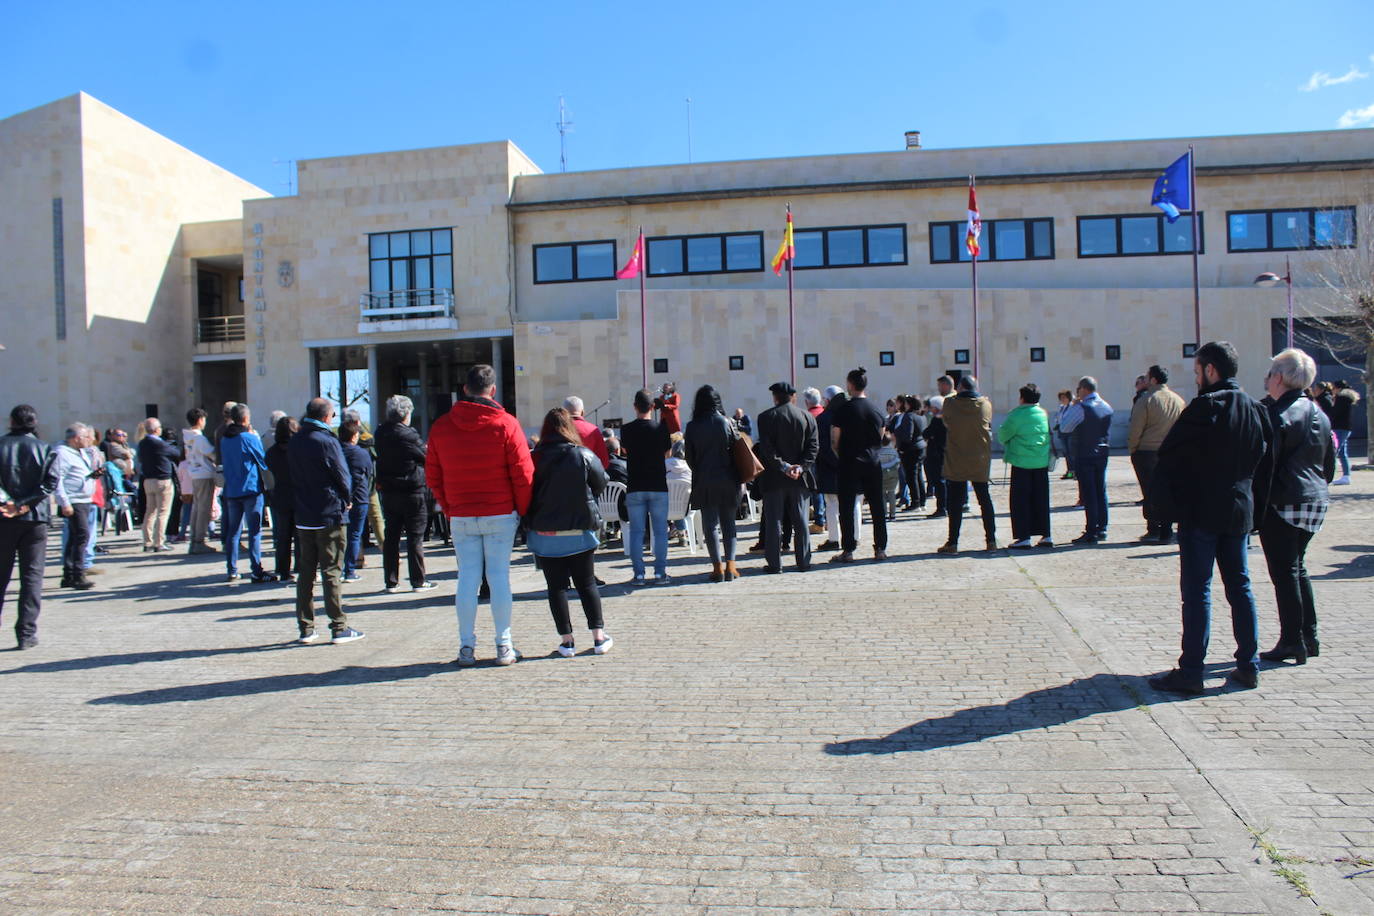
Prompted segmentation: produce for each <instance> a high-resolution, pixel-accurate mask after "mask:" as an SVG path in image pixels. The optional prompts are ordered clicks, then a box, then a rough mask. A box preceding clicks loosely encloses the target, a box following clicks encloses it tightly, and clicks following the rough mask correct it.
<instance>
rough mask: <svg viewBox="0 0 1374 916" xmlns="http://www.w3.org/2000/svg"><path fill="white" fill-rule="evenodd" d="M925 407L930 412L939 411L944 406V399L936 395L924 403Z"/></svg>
mask: <svg viewBox="0 0 1374 916" xmlns="http://www.w3.org/2000/svg"><path fill="white" fill-rule="evenodd" d="M926 406H927V407H929V408H930V409H931V410H939V409H941V408H942V407H944V406H945V399H944V398H942V397H940V395H938V394H937V395H935V397H933V398H931V399H930V400H928V401H926Z"/></svg>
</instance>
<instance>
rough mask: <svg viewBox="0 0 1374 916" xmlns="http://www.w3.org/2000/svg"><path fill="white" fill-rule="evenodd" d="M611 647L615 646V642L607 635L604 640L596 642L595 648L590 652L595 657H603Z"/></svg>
mask: <svg viewBox="0 0 1374 916" xmlns="http://www.w3.org/2000/svg"><path fill="white" fill-rule="evenodd" d="M613 645H615V640H614V639H611V634H610V633H607V634H606V638H605V639H599V640H597V642H596V646H595V647H594V648H593V649H592V651H593V652H595V653H596V654H597V655H605V654H606V653H607V652H609V651H611V646H613Z"/></svg>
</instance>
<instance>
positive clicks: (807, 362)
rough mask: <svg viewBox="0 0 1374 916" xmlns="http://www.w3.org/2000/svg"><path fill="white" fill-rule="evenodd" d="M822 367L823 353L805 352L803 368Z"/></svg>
mask: <svg viewBox="0 0 1374 916" xmlns="http://www.w3.org/2000/svg"><path fill="white" fill-rule="evenodd" d="M820 367H821V355H820V354H819V353H803V354H802V368H804V369H819V368H820Z"/></svg>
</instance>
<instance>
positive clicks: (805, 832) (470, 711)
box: [0, 458, 1374, 916]
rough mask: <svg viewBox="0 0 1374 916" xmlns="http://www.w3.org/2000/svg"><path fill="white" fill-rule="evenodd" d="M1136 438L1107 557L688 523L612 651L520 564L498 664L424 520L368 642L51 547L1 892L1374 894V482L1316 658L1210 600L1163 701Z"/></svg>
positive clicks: (1056, 899) (302, 900) (247, 900)
mask: <svg viewBox="0 0 1374 916" xmlns="http://www.w3.org/2000/svg"><path fill="white" fill-rule="evenodd" d="M1112 464H1113V468H1112V472H1111V485H1112V497H1113V500H1114V502H1113V507H1112V511H1113V514H1114V515H1113V517H1114V519H1115V522H1114V524H1113V527H1112V540H1111V542H1110V543H1108V544H1107V545H1105V546H1103V547H1101V548H1097V549H1070V548H1062V549H1057V550H1055V551H1053V552H1031V553H1015V554H1013V553H1008V552H1006V551H1002V552H997V553H992V554H985V553H981V552H979V553H969V554H966V555H962V556H959V557H955V558H943V557H941V558H936V557H935V556H933V554H932V551H933V550H934V548H935V547H936V546H937V545H938V544H939V543H941V541H942V540H943V536H944V529H943V522H941V521H927V520H923V519H922V520H918V519H917V518H915V517H912V516H904V517H903V518H902V519H901V520H900V521H898V522H897V523H896V524H895V526H894V533H893V549H892V552H893V554H894V555H895V558H894V559H893V560H892V561H890V562H888V563H885V564H881V565H874V564H871V563H867V562H865V563H861V564H857V565H855V566H853V567H848V568H837V567H833V566H825V565H820V566H818V568H817V569H815V570H814V571H812V572H811V573H809V574H806V575H800V574H796V573H793V572H790V571H789V572H787V573H786V574H784V575H780V576H765V575H761V574H756V573H758V571H759V567H760V565H761V560H760V559H758V555H753V556H751V557H750V558H749V559H748V560H747V561H746V564H745V566H746V569H747V571H748V572H749V573H751V574H750V575H746V577H745V578H744V579H742V580H740V581H738V582H735V583H731V584H722V585H710V584H708V583H707V582H706V581H705V575H704V572H703V570H704V568H705V560H704V558H701V557H688V556H687V555H686V553H685V551H682V550H680V549H677V550H674V552H673V572H674V574H675V575H676V576H677V579H676V582H675V583H674V585H673V586H672V587H667V588H659V589H649V590H645V591H641V592H638V593H630V592H629V591H628V590H626V589H625V588H623V587H620V586H614V585H613V587H611V588H608V589H607V590H606V595H607V600H606V615H607V619H608V624H609V628H610V630H611V632H613V633H614V635H615V637H616V647H615V650H614V651H613V652H612V653H610V654H609V655H606V656H604V657H597V656H593V655H591V654H589V653H588V650H589V649H590V645H589V643H588V640H587V639H586V638H585V636H584V637H583V638H582V639H581V640H580V647H581V649H582V651H583V652H584V653H587V654H583V655H580V656H578V657H577V658H575V659H571V660H563V659H557V658H549V657H546V656H545V653H547V652H549V651H550V650H551V649H552V647H553V644H554V642H555V639H554V637H553V635H552V626H551V624H550V622H549V617H548V612H547V608H546V605H545V603H544V597H543V593H542V590H541V582H542V579H541V578H540V577H539V575H538V573H537V572H536V571H535V570H534V569H533V567H532V565H531V564H530V562H529V560H528V557H527V556H526V555H523V554H522V555H521V560H520V562H519V564H518V566H517V569H516V576H515V578H516V586H517V591H518V592H519V599H518V602H517V606H516V613H515V633H516V640H517V645H518V646H519V647H520V648H521V649H522V650H523V651H524V653H525V655H526V660H525V661H523V662H522V663H520V664H519V665H516V666H515V667H513V668H509V669H501V668H496V667H493V666H491V665H490V664H489V660H490V658H491V656H492V649H491V645H490V634H491V628H490V618H489V616H487V614H486V611H485V608H484V609H483V611H482V617H481V618H479V621H480V629H479V634H480V640H481V646H480V649H479V654H480V655H481V656H483V657H484V658H485V659H486V660H487V661H488V664H484V665H483V666H481V667H478V668H476V669H473V670H463V671H460V670H458V669H456V668H454V667H452V666H451V665H450V664H449V661H450V660H451V659H452V658H453V656H454V655H455V654H456V649H457V646H456V634H455V627H454V619H453V609H452V590H453V580H454V561H453V558H452V556H451V555H444V554H442V553H441V552H440V551H439V550H438V549H437V545H434V547H435V549H434V550H432V551H431V557H432V567H433V569H434V571H435V573H436V576H435V578H437V579H438V581H439V582H440V584H441V588H440V589H439V590H438V591H437V592H432V593H429V594H425V595H415V594H411V593H408V592H407V593H402V594H398V595H391V596H388V595H385V594H383V593H381V590H380V585H381V574H380V570H379V569H377V560H376V558H375V555H373V558H372V559H371V564H372V565H370V566H369V567H368V568H367V569H366V570H364V572H363V581H362V582H360V583H357V584H356V585H351V586H349V587H348V589H347V600H348V605H349V610H350V612H351V614H352V622H353V623H355V624H356V625H357V626H358V627H360V628H361V629H363V630H365V631H366V632H367V639H366V640H364V641H362V642H359V643H355V644H352V645H347V646H338V647H335V646H329V645H320V646H311V647H305V646H295V645H292V644H291V643H290V640H291V639H292V637H294V635H295V632H294V623H293V620H292V611H291V606H290V597H289V593H288V591H287V590H285V589H283V588H280V587H276V586H253V585H250V584H247V583H245V582H241V583H239V584H236V585H232V586H231V585H226V584H225V583H224V582H223V567H222V565H221V564H222V561H221V560H220V559H219V557H218V556H215V557H195V558H188V557H185V556H180V555H174V556H166V557H162V556H158V557H153V556H148V555H144V554H142V553H141V552H139V551H138V549H137V547H136V545H135V543H134V541H133V540H132V539H131V538H130V537H127V536H126V537H124V538H122V539H118V540H116V541H114V542H113V543H114V546H115V552H114V554H113V555H112V556H111V557H110V558H108V559H107V560H104V561H103V562H102V565H103V566H104V567H106V569H107V572H106V574H105V575H103V576H101V577H100V579H99V585H100V587H99V589H97V590H96V591H93V592H89V593H86V594H73V593H71V592H63V593H60V594H59V593H58V592H57V591H56V589H55V586H56V576H57V570H56V569H55V568H53V569H52V570H51V575H50V577H49V585H50V586H53V588H51V589H50V590H49V594H48V601H47V604H46V606H45V609H44V614H43V619H42V628H41V638H42V646H41V647H40V648H39V649H37V650H34V651H30V652H24V653H18V652H6V653H4V654H3V655H0V704H3V709H4V716H3V719H0V774H3V779H4V793H3V800H0V836H3V837H4V843H3V845H0V910H4V911H7V912H21V911H22V912H73V913H86V912H101V911H105V912H113V911H123V912H136V911H137V912H207V913H287V912H291V913H296V912H301V913H332V912H344V911H365V912H375V911H382V910H395V911H403V912H409V911H420V910H442V911H473V912H514V913H701V914H707V913H711V914H714V913H722V914H724V913H745V912H747V913H756V912H766V911H770V910H771V911H773V912H779V913H781V912H813V911H814V912H821V911H825V912H860V911H867V910H890V911H907V912H926V911H939V912H964V913H1006V912H1071V913H1078V914H1083V913H1091V912H1112V913H1169V914H1173V913H1192V912H1205V913H1270V912H1274V913H1312V914H1316V913H1319V912H1327V913H1332V914H1343V916H1353V914H1359V913H1371V912H1374V871H1372V870H1374V863H1371V862H1370V858H1371V857H1374V792H1372V791H1371V790H1374V747H1372V745H1374V701H1371V699H1370V696H1369V690H1370V684H1371V680H1370V675H1371V673H1374V662H1371V661H1370V659H1371V657H1374V632H1371V629H1372V628H1371V625H1370V623H1371V620H1370V618H1371V604H1374V587H1371V586H1372V585H1374V533H1371V530H1372V529H1371V522H1374V473H1371V472H1362V473H1357V474H1356V475H1355V481H1356V482H1355V485H1354V486H1351V487H1348V488H1342V489H1339V490H1336V491H1335V493H1336V500H1335V505H1334V507H1333V510H1332V513H1331V517H1330V519H1329V521H1328V524H1327V527H1326V529H1325V530H1324V531H1323V532H1322V533H1321V535H1320V536H1319V537H1318V538H1317V540H1316V542H1315V547H1314V550H1313V552H1312V557H1311V566H1312V572H1313V575H1314V577H1315V579H1316V588H1317V596H1318V601H1319V604H1320V609H1321V614H1322V626H1323V642H1322V648H1323V654H1322V656H1321V657H1320V658H1318V659H1314V660H1313V661H1312V662H1310V663H1309V664H1308V665H1306V666H1305V667H1292V666H1286V667H1281V668H1280V669H1278V670H1266V671H1265V672H1264V674H1263V676H1262V683H1261V685H1260V689H1259V690H1258V691H1253V692H1243V691H1235V690H1231V689H1228V688H1226V687H1224V686H1223V681H1222V677H1223V676H1224V674H1225V672H1226V671H1227V670H1229V665H1228V664H1227V661H1228V657H1229V653H1230V651H1231V645H1232V641H1231V639H1230V635H1229V625H1228V623H1227V621H1226V616H1225V615H1224V614H1223V615H1222V616H1221V618H1220V620H1219V622H1218V623H1217V625H1216V628H1215V640H1214V647H1213V652H1212V658H1211V661H1212V662H1214V663H1216V671H1215V672H1214V673H1215V678H1214V679H1213V680H1212V681H1211V682H1210V684H1209V688H1210V689H1209V691H1208V693H1207V695H1206V696H1205V697H1203V698H1199V699H1195V700H1183V701H1179V700H1174V699H1171V698H1168V697H1166V696H1163V695H1160V694H1155V693H1153V692H1152V691H1150V690H1149V688H1148V687H1147V686H1146V685H1145V682H1144V675H1147V674H1149V673H1152V672H1155V671H1159V670H1162V669H1166V668H1168V667H1170V666H1171V665H1172V663H1173V660H1174V658H1175V656H1176V654H1177V644H1178V610H1177V608H1178V597H1177V590H1176V589H1177V587H1176V577H1177V560H1176V558H1175V556H1174V555H1173V552H1172V551H1171V550H1169V549H1164V548H1159V547H1148V546H1136V545H1135V544H1134V543H1133V542H1134V539H1135V537H1136V536H1138V535H1139V534H1140V533H1141V531H1142V525H1141V522H1140V520H1139V517H1138V514H1137V510H1136V508H1135V507H1134V505H1133V503H1132V501H1133V500H1134V499H1135V497H1136V490H1135V487H1134V484H1133V483H1132V482H1131V478H1130V476H1129V470H1128V466H1127V463H1126V461H1125V459H1121V458H1114V459H1113V461H1112ZM1071 486H1072V484H1067V483H1060V482H1058V481H1056V483H1055V488H1054V498H1055V501H1056V504H1057V505H1066V504H1068V503H1071V502H1072V496H1071V491H1070V489H1069V488H1070V487H1071ZM994 498H995V499H996V501H997V503H998V505H999V507H1001V508H1003V509H1005V504H1006V499H1007V491H1006V488H1005V487H1003V486H998V487H996V488H994ZM1000 523H1001V527H1002V529H1003V530H1002V531H1001V539H1002V542H1003V543H1006V542H1007V541H1008V540H1009V539H1010V537H1009V534H1010V532H1009V531H1007V530H1006V519H1005V516H1003V517H1002V518H1001V519H1000ZM1055 524H1056V535H1057V537H1058V538H1059V539H1060V540H1061V541H1063V542H1067V541H1068V540H1069V538H1071V537H1073V536H1074V535H1076V534H1077V533H1078V532H1079V530H1080V529H1081V514H1080V513H1077V512H1074V511H1072V510H1068V509H1065V510H1062V511H1059V512H1057V513H1056V515H1055ZM752 539H753V538H752V529H750V530H749V532H748V534H747V535H746V537H745V538H744V539H742V540H743V541H744V544H745V546H747V544H748V543H749V542H750V541H752ZM817 540H818V539H817ZM981 540H982V538H981V532H980V531H979V530H978V526H977V523H976V521H974V522H973V523H972V524H971V525H969V526H968V527H967V528H966V536H965V541H966V544H970V545H975V544H978V543H981ZM867 553H868V551H867V550H866V549H864V550H861V555H867ZM1251 561H1252V564H1254V565H1255V567H1256V568H1255V570H1254V572H1255V579H1256V589H1257V592H1258V596H1259V601H1260V606H1261V615H1262V616H1261V620H1262V641H1263V642H1264V644H1265V646H1266V647H1267V646H1268V645H1270V644H1272V642H1273V640H1274V637H1275V635H1276V632H1277V628H1276V620H1275V613H1274V601H1273V594H1272V590H1271V589H1270V588H1269V585H1268V579H1267V576H1266V575H1265V573H1264V572H1263V564H1262V560H1261V555H1260V554H1259V553H1258V552H1255V553H1252V554H1251ZM599 568H600V571H601V573H602V575H603V576H604V577H605V578H606V579H607V580H609V581H610V582H612V583H622V582H624V581H625V580H626V579H627V578H628V575H629V573H628V564H627V563H626V561H625V559H624V557H623V556H620V555H619V554H615V553H605V554H603V555H602V560H601V564H600V567H599ZM12 600H13V599H11V603H10V605H9V606H8V607H7V608H6V612H7V616H6V619H5V627H6V631H7V633H8V627H9V625H10V622H11V621H12V619H13V618H12V617H11V616H8V615H12V614H13V603H12ZM577 614H578V612H577V611H576V610H574V617H575V618H576V616H577ZM5 638H6V639H8V638H9V637H8V635H6V637H5ZM1255 833H1259V834H1262V837H1263V842H1264V843H1265V844H1269V847H1270V849H1272V850H1273V851H1274V853H1275V854H1276V855H1281V856H1293V857H1300V860H1299V861H1292V862H1288V863H1286V866H1285V867H1286V868H1287V869H1289V870H1290V871H1289V872H1288V874H1289V876H1290V878H1291V880H1287V879H1285V878H1284V877H1281V876H1280V875H1278V874H1276V873H1275V870H1276V868H1277V867H1278V865H1276V863H1274V862H1271V861H1269V857H1268V854H1266V853H1265V852H1264V850H1263V848H1262V846H1261V845H1257V843H1256V840H1255V837H1254V836H1253V835H1252V834H1255ZM1297 885H1302V886H1304V887H1306V888H1309V889H1310V893H1311V894H1312V895H1314V896H1313V898H1305V897H1303V896H1301V895H1300V894H1299V891H1298V889H1297Z"/></svg>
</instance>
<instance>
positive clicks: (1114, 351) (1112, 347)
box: [1107, 344, 1121, 359]
mask: <svg viewBox="0 0 1374 916" xmlns="http://www.w3.org/2000/svg"><path fill="white" fill-rule="evenodd" d="M1120 358H1121V345H1120V344H1107V359H1120Z"/></svg>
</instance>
